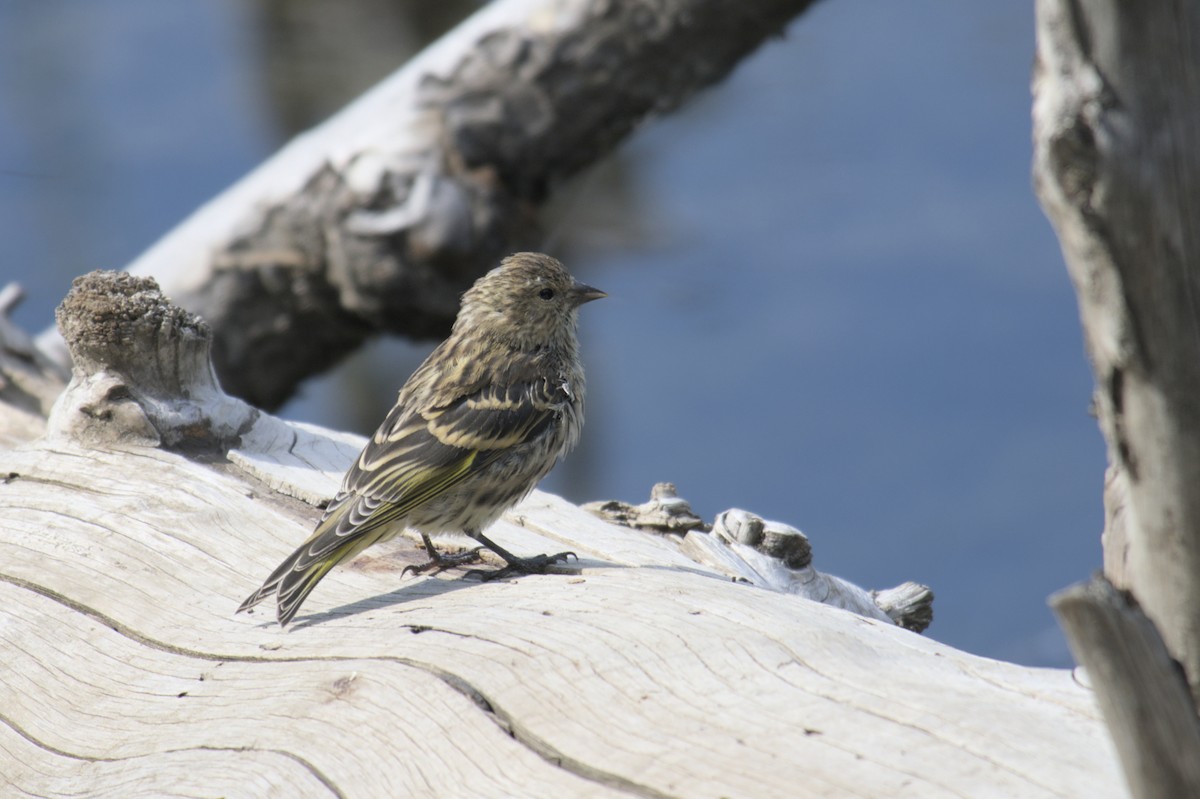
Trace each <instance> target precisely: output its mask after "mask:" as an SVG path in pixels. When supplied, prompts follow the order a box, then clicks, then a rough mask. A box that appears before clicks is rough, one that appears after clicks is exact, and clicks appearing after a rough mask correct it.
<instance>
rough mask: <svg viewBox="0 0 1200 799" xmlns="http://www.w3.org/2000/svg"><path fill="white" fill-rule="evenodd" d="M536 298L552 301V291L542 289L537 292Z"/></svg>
mask: <svg viewBox="0 0 1200 799" xmlns="http://www.w3.org/2000/svg"><path fill="white" fill-rule="evenodd" d="M538 296H539V297H541V298H542V299H543V300H552V299H554V289H542V290H541V291H539V292H538Z"/></svg>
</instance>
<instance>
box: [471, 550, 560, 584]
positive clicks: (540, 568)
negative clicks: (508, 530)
mask: <svg viewBox="0 0 1200 799" xmlns="http://www.w3.org/2000/svg"><path fill="white" fill-rule="evenodd" d="M571 558H574V559H575V560H579V556H578V555H576V554H575V553H574V552H559V553H557V554H555V555H534V556H533V557H529V558H513V559H512V560H511V561H509V562H508V563H507V564H505V565H504V566H503V567H501V568H499V569H494V570H492V571H485V570H483V569H470V570H469V571H468V572H467V575H468V576H476V577H478V578H479V579H480V580H481V581H482V582H485V583H487V582H491V581H492V580H502V579H504V578H505V577H510V576H512V575H514V574H545V573H546V570H547V569H549V568H550V567H551V566H553V565H555V564H556V563H561V562H563V561H566V560H570V559H571Z"/></svg>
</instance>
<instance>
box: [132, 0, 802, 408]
mask: <svg viewBox="0 0 1200 799" xmlns="http://www.w3.org/2000/svg"><path fill="white" fill-rule="evenodd" d="M811 3H812V0H753V2H741V3H728V2H718V1H717V0H497V2H493V3H490V4H488V5H487V6H485V7H484V8H483V9H481V10H480V11H479V12H478V13H476V14H475V15H474V16H472V17H471V18H470V19H468V20H467V21H465V22H464V23H462V24H461V25H460V26H459V27H457V28H455V29H454V30H453V31H451V32H450V33H449V34H447V35H446V36H445V37H443V38H442V39H441V40H440V41H438V42H437V43H435V44H434V45H432V46H431V47H429V48H428V49H427V50H426V51H425V52H423V53H421V54H420V55H419V56H417V57H416V58H414V59H413V60H412V61H411V62H410V63H408V64H407V65H406V66H404V67H403V68H402V69H400V70H398V71H397V72H396V73H395V74H393V75H392V76H391V77H390V78H388V79H387V80H385V81H383V82H382V83H380V84H379V85H378V86H377V87H375V88H374V89H373V90H372V91H370V92H368V93H367V94H365V95H363V96H362V97H361V98H360V99H358V100H357V101H356V102H354V103H353V104H351V105H350V106H348V107H347V108H346V109H345V110H344V111H342V112H341V113H340V114H338V115H336V116H335V117H333V118H332V119H330V120H329V121H328V122H326V123H325V124H323V125H321V126H319V127H318V128H316V129H314V130H312V131H310V132H308V133H306V134H304V135H302V136H299V137H297V138H296V139H295V140H294V141H292V142H291V143H290V144H289V145H288V146H287V147H286V148H284V149H283V150H282V151H281V152H280V153H279V154H278V155H276V156H275V157H273V158H272V159H270V160H269V161H267V162H266V163H265V164H263V165H262V166H261V167H259V168H258V169H256V170H255V171H254V172H252V173H251V174H250V175H248V176H246V177H245V178H244V179H243V180H241V181H240V182H239V183H237V184H236V185H234V186H233V187H232V188H230V189H229V190H228V191H226V192H225V193H224V194H222V195H220V196H219V197H217V198H216V199H214V200H212V201H211V202H210V203H208V204H207V205H205V206H204V207H202V208H201V209H200V210H199V211H197V212H196V213H195V214H193V215H192V216H191V217H190V218H188V219H187V220H186V221H184V222H183V223H182V224H180V225H179V226H178V227H177V228H176V229H175V230H173V231H171V232H170V233H168V234H167V235H166V236H165V237H164V238H163V239H162V240H161V241H159V242H158V243H157V244H156V245H154V246H153V247H152V248H151V249H149V250H148V251H147V252H146V253H145V254H144V255H142V256H141V257H140V258H138V259H137V261H135V262H134V263H133V264H132V265H131V267H130V269H131V271H132V272H134V273H136V274H139V275H146V276H153V277H154V278H156V279H157V280H158V282H159V284H160V285H161V286H162V287H163V290H164V291H165V292H166V293H167V295H168V296H170V297H172V299H174V300H175V301H176V302H178V303H179V304H180V305H182V306H183V307H184V308H186V309H188V310H190V311H193V312H195V313H198V314H199V315H200V316H201V317H203V318H204V319H205V320H206V321H207V322H208V323H209V324H210V325H211V326H212V328H213V332H214V344H213V355H214V360H215V364H216V368H217V373H218V375H219V376H220V378H221V382H222V384H223V385H224V386H225V387H226V389H227V390H228V391H229V392H230V393H232V394H234V395H236V396H239V397H243V398H245V399H247V400H249V401H250V402H251V403H253V404H255V405H257V406H259V407H264V408H268V409H270V408H274V407H277V406H279V405H280V404H282V403H283V402H284V401H285V400H286V399H287V398H288V397H289V396H291V394H292V392H293V390H294V389H295V387H296V385H297V384H298V383H299V382H300V381H301V380H303V379H304V378H305V377H308V376H310V375H312V374H315V373H318V372H320V371H322V370H324V369H325V368H327V367H328V366H330V365H331V364H333V363H334V362H336V361H337V360H338V359H340V358H342V357H343V356H344V355H346V354H348V353H349V352H351V351H352V350H353V349H355V348H356V347H357V346H358V345H359V344H361V343H362V341H363V340H364V339H365V338H366V337H368V336H370V335H372V334H375V333H379V332H393V333H400V334H404V335H408V336H416V337H436V336H440V335H443V334H444V333H445V332H446V331H448V330H449V327H450V324H451V322H452V321H453V319H454V315H455V313H456V311H457V309H458V297H459V294H460V293H461V292H462V291H463V290H464V289H465V288H466V287H467V286H469V285H470V284H471V282H472V281H473V280H474V279H475V278H476V277H478V276H479V275H480V274H482V273H483V272H484V271H485V270H486V269H487V268H489V267H490V266H491V265H493V264H494V263H495V262H496V261H497V260H498V259H499V258H500V257H501V256H503V255H506V254H508V253H510V252H513V251H515V250H519V249H530V248H537V245H539V244H540V243H541V238H542V234H541V232H540V231H539V228H538V224H537V212H538V210H539V208H540V207H541V205H542V204H543V203H544V201H545V200H546V199H547V198H548V197H549V196H550V195H551V194H552V193H553V191H554V190H555V189H556V188H557V187H558V186H560V185H561V184H562V183H563V182H564V181H565V180H566V179H567V178H568V177H570V176H571V175H573V174H574V173H576V172H578V171H579V170H580V169H582V168H583V167H586V166H588V165H589V164H592V163H594V162H595V161H597V160H598V159H599V158H600V157H601V156H603V155H604V154H606V153H608V152H609V151H611V150H612V149H613V148H614V147H615V146H616V145H617V144H618V143H619V142H620V141H621V140H623V139H624V138H625V137H626V136H627V135H628V134H629V133H630V131H632V130H633V129H634V128H635V127H636V126H637V125H638V124H639V123H640V122H642V121H643V120H644V119H645V118H646V117H647V116H649V115H651V114H656V113H664V112H667V111H669V110H671V109H673V108H675V107H677V106H678V105H680V104H681V103H682V102H684V101H685V100H686V99H687V98H689V97H691V96H692V95H693V94H695V93H696V92H697V91H699V90H701V89H703V88H705V87H707V86H709V85H711V84H713V83H715V82H717V81H718V80H720V79H721V78H723V77H724V76H725V75H726V74H728V73H729V71H730V70H731V69H733V67H734V66H735V65H736V64H737V63H738V62H739V61H740V60H741V59H742V58H743V57H745V56H746V55H747V54H749V53H750V52H752V51H753V50H754V49H756V48H757V47H758V46H759V45H760V44H761V43H762V42H763V41H764V40H766V39H768V38H770V37H772V36H775V35H777V34H778V33H779V32H780V31H781V30H782V29H783V27H784V26H785V25H786V23H787V22H788V21H789V20H791V19H792V18H793V17H795V16H796V15H797V14H799V13H801V12H802V11H803V10H804V9H805V8H807V7H808V6H809V5H811ZM297 352H302V353H303V357H298V356H297Z"/></svg>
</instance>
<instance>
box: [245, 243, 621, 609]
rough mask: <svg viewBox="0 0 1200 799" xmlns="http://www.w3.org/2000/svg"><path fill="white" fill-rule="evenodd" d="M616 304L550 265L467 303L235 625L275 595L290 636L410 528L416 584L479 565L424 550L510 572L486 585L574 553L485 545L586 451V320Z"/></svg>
mask: <svg viewBox="0 0 1200 799" xmlns="http://www.w3.org/2000/svg"><path fill="white" fill-rule="evenodd" d="M604 296H607V295H606V294H605V293H604V292H603V291H600V290H598V289H594V288H592V287H591V286H585V285H584V284H582V283H579V282H576V281H575V279H574V278H572V277H571V275H570V274H568V273H567V270H566V269H565V268H564V267H563V265H562V264H561V263H559V262H558V261H557V260H555V259H554V258H551V257H550V256H548V255H542V254H540V253H529V252H522V253H517V254H515V255H512V256H509V257H508V258H506V259H504V261H503V262H502V263H501V264H500V266H498V267H497V268H495V269H493V270H492V271H491V272H488V273H487V274H486V275H484V276H483V277H481V278H479V280H477V281H476V282H475V285H474V286H472V287H471V288H470V289H468V290H467V292H466V293H465V294H463V298H462V307H461V308H460V309H459V312H458V318H457V319H456V320H455V322H454V327H453V329H452V331H451V333H450V337H449V338H447V339H446V340H445V341H443V342H442V343H441V344H440V345H438V347H437V349H435V350H434V351H433V352H432V353H431V354H430V356H429V357H428V358H426V359H425V362H424V363H423V364H421V366H420V367H418V368H417V370H416V371H415V372H413V374H412V377H410V378H409V379H408V382H407V383H405V384H404V387H403V388H402V389H400V396H399V399H397V401H396V405H395V407H393V408H392V410H391V411H390V412H389V413H388V415H387V418H386V419H384V420H383V424H381V425H380V426H379V429H378V430H376V431H375V435H373V436H372V437H371V440H370V441H369V442H368V443H367V446H366V447H365V448H364V449H363V451H362V454H360V455H359V456H358V460H357V461H355V463H354V465H353V466H352V467H350V471H348V472H347V473H346V477H345V479H343V481H342V487H341V488H340V489H339V490H338V493H337V495H336V496H335V497H334V498H333V501H332V502H330V503H329V507H328V508H327V509H326V511H325V515H324V517H323V518H322V519H321V521H320V523H318V524H317V527H316V529H315V530H314V531H313V533H312V535H311V536H309V537H308V540H307V541H305V542H304V543H303V544H301V545H300V547H299V548H297V549H296V551H295V552H293V553H292V554H291V555H289V556H288V557H287V559H286V560H284V561H283V563H281V564H279V568H277V569H275V571H273V572H272V573H271V576H270V577H268V578H267V580H266V582H264V583H263V584H262V587H261V588H259V589H258V590H257V591H255V592H254V593H253V594H251V595H250V596H249V597H247V599H246V601H245V602H243V603H242V605H241V607H239V608H238V612H239V613H240V612H241V611H243V610H247V609H248V608H251V607H253V606H255V605H257V604H258V603H259V602H262V601H263V600H264V599H266V598H268V597H270V596H272V595H274V596H275V597H276V604H277V617H278V619H279V623H280V624H281V625H286V624H287V623H288V622H289V621H291V620H292V617H293V616H295V615H296V612H297V611H298V610H299V609H300V605H301V603H303V602H304V600H305V598H306V597H307V596H308V595H309V594H310V593H312V590H313V588H315V587H316V585H317V583H318V582H320V580H321V578H322V577H324V576H325V575H326V574H327V573H328V572H329V570H330V569H332V568H333V567H334V566H336V565H337V564H339V563H341V562H342V561H345V560H348V559H350V558H352V557H354V556H355V555H357V554H358V553H360V552H362V551H363V550H364V549H366V548H367V547H369V546H371V545H372V544H375V543H378V542H380V541H384V540H386V539H388V538H391V537H393V536H394V535H396V534H397V533H399V532H400V531H401V530H403V529H404V528H405V527H409V528H412V529H414V530H416V531H418V532H419V533H420V534H421V539H422V541H423V542H424V544H425V549H426V551H427V552H428V553H429V558H430V560H429V561H428V562H427V563H424V564H422V565H420V566H416V567H410V568H411V569H412V570H413V571H414V572H417V573H421V572H423V571H427V570H429V569H434V570H436V571H441V570H442V569H445V568H448V567H450V566H454V565H457V564H460V563H465V562H468V561H471V560H474V559H475V558H476V557H477V556H478V552H479V550H478V549H476V550H473V551H471V552H468V553H465V554H463V555H456V556H447V555H442V554H440V553H439V552H438V551H437V550H436V549H435V548H434V546H433V542H432V541H430V539H429V537H430V536H431V535H434V534H437V533H445V532H463V533H466V534H467V535H469V536H471V537H472V538H474V539H475V540H476V541H478V542H479V543H480V544H482V545H483V546H485V547H487V548H488V549H490V550H492V551H493V552H495V553H496V554H497V555H499V556H500V557H501V558H503V559H504V561H505V563H506V564H507V565H506V566H504V567H503V568H501V569H499V570H498V571H495V572H490V573H488V575H486V577H488V578H491V577H498V576H502V575H508V574H513V573H521V574H530V573H541V572H544V571H545V570H546V567H548V566H549V565H551V564H553V563H556V562H558V561H561V560H565V559H566V558H567V557H570V556H571V555H572V553H569V552H560V553H558V554H556V555H537V556H534V557H529V558H522V557H517V556H516V555H513V554H512V553H511V552H508V551H507V550H505V549H504V548H503V547H501V546H499V545H497V544H496V543H494V542H493V541H491V540H489V539H488V538H487V536H485V535H484V534H483V531H484V529H485V528H487V526H488V525H489V524H491V523H492V522H494V521H495V520H496V519H497V518H498V517H499V516H500V514H502V513H503V512H504V511H505V510H507V509H508V508H510V507H512V506H513V505H514V504H516V503H517V502H518V501H519V500H520V499H521V498H523V497H524V496H525V495H526V494H528V493H529V492H530V490H532V489H533V487H534V486H535V485H536V484H537V482H538V481H539V480H541V479H542V478H543V477H545V476H546V474H547V472H549V471H550V469H551V467H553V466H554V464H555V462H556V461H557V460H558V459H559V457H561V456H562V455H564V454H566V453H567V451H569V450H570V449H571V448H572V447H573V446H575V443H576V442H577V441H578V440H579V431H580V428H581V427H582V425H583V396H584V381H583V366H582V364H580V361H579V342H578V339H577V338H576V329H577V327H578V319H579V314H578V309H579V306H580V305H582V304H583V303H585V302H590V301H591V300H595V299H599V298H600V297H604Z"/></svg>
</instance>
